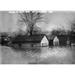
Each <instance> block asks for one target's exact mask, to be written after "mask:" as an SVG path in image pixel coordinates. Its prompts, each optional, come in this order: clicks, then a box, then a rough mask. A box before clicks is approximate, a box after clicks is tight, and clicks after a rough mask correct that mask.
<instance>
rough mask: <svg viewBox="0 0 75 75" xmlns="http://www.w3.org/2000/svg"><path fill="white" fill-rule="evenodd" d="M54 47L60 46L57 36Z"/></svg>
mask: <svg viewBox="0 0 75 75" xmlns="http://www.w3.org/2000/svg"><path fill="white" fill-rule="evenodd" d="M53 45H54V46H59V39H58V37H57V36H55V38H54V40H53Z"/></svg>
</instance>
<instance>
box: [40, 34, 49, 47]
mask: <svg viewBox="0 0 75 75" xmlns="http://www.w3.org/2000/svg"><path fill="white" fill-rule="evenodd" d="M41 46H44V47H46V46H49V41H48V39H47V36H46V35H45V36H44V37H43V38H42V40H41Z"/></svg>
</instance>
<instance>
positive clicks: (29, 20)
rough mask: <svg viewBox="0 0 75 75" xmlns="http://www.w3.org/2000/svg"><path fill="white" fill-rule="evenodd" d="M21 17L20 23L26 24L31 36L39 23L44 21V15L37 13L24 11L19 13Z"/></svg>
mask: <svg viewBox="0 0 75 75" xmlns="http://www.w3.org/2000/svg"><path fill="white" fill-rule="evenodd" d="M19 15H20V19H19V21H20V22H22V23H25V25H26V26H27V32H28V33H29V34H30V36H31V35H33V30H34V26H35V25H36V23H37V22H40V21H42V18H43V16H42V15H43V13H40V12H36V11H29V12H25V11H24V12H23V13H19Z"/></svg>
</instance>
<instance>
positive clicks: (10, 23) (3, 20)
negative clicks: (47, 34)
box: [0, 11, 75, 32]
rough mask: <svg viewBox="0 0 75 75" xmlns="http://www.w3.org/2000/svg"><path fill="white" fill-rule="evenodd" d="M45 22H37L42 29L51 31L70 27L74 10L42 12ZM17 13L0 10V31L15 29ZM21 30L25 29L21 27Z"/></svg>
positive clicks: (74, 14)
mask: <svg viewBox="0 0 75 75" xmlns="http://www.w3.org/2000/svg"><path fill="white" fill-rule="evenodd" d="M44 20H45V22H41V23H37V25H38V26H39V27H40V28H41V29H42V30H43V31H52V30H53V29H59V28H60V29H65V30H70V29H71V23H72V22H74V21H75V12H69V11H67V12H53V13H49V12H47V13H45V14H44ZM18 28H21V27H19V25H18V15H17V14H16V13H9V12H7V11H0V32H4V31H5V32H12V31H17V30H18ZM22 29H23V30H25V29H26V26H25V27H22Z"/></svg>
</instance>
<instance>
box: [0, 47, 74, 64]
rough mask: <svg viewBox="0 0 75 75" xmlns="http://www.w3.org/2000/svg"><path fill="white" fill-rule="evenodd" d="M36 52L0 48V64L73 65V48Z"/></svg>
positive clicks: (57, 48) (45, 48)
mask: <svg viewBox="0 0 75 75" xmlns="http://www.w3.org/2000/svg"><path fill="white" fill-rule="evenodd" d="M36 49H37V48H36ZM39 49H40V50H39V51H37V50H36V51H37V52H32V51H31V50H30V51H27V50H26V51H25V50H19V51H16V49H13V48H11V47H6V46H0V63H1V64H75V47H53V48H49V47H40V48H39Z"/></svg>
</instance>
